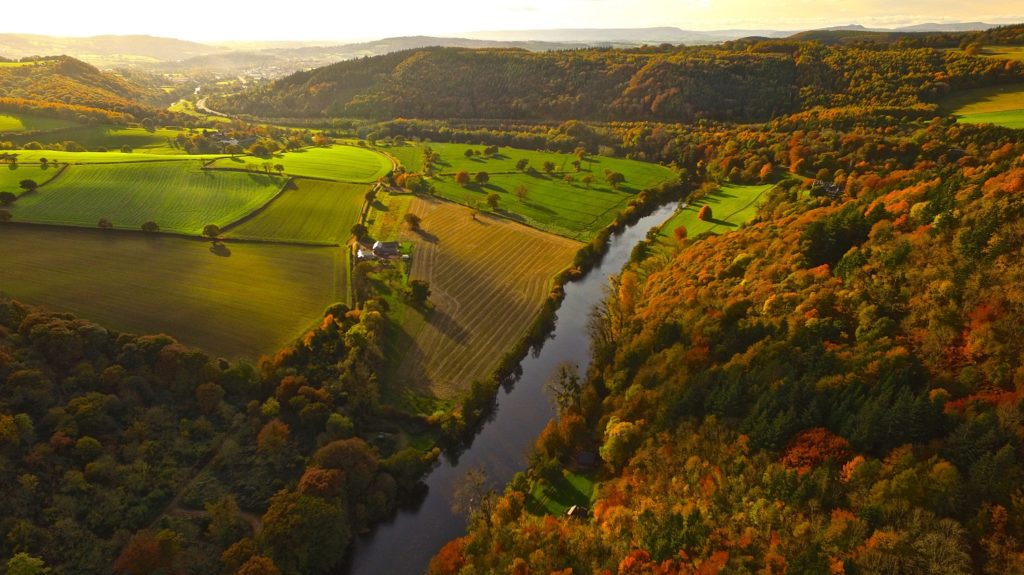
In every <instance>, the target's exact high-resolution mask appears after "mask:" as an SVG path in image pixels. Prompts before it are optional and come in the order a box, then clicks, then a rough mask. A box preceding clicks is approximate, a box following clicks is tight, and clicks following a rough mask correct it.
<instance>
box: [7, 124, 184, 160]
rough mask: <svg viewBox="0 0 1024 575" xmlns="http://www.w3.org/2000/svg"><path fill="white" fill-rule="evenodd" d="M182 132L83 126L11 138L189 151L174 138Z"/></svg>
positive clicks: (18, 141) (151, 150) (155, 151)
mask: <svg viewBox="0 0 1024 575" xmlns="http://www.w3.org/2000/svg"><path fill="white" fill-rule="evenodd" d="M0 131H2V130H0ZM180 133H181V132H180V131H178V130H168V129H164V128H159V129H155V130H145V129H143V128H115V127H111V126H81V125H79V126H76V127H70V128H64V129H57V130H55V131H51V132H48V133H42V134H25V135H22V136H15V137H12V138H10V140H11V141H12V142H14V143H15V144H16V145H18V146H24V145H25V144H27V143H29V142H38V143H40V144H44V145H46V144H59V143H63V142H68V141H71V142H76V143H78V144H80V145H81V146H82V147H84V148H86V149H87V150H91V151H96V150H98V149H100V148H106V149H108V150H110V151H112V152H117V151H119V150H120V149H121V147H122V146H130V147H131V148H132V149H133V150H139V151H142V152H146V153H150V154H181V155H185V152H184V151H182V150H181V148H178V147H177V145H176V144H175V141H174V140H175V138H177V137H178V134H180ZM108 153H109V152H108Z"/></svg>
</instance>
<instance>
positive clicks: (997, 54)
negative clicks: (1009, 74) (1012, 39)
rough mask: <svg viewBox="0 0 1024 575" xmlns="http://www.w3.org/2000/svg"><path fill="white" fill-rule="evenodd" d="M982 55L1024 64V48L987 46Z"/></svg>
mask: <svg viewBox="0 0 1024 575" xmlns="http://www.w3.org/2000/svg"><path fill="white" fill-rule="evenodd" d="M982 55H983V56H991V57H993V58H1006V59H1007V60H1020V61H1022V62H1024V46H986V47H985V50H984V51H983V52H982Z"/></svg>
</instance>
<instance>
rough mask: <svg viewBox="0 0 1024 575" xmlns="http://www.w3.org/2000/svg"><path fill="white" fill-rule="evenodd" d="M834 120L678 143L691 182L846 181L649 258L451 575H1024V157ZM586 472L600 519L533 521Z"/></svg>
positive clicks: (939, 129)
mask: <svg viewBox="0 0 1024 575" xmlns="http://www.w3.org/2000/svg"><path fill="white" fill-rule="evenodd" d="M838 118H841V120H839V119H837V120H835V121H832V122H829V121H822V120H821V119H820V118H819V119H811V118H807V117H804V118H801V117H795V118H792V119H789V120H787V121H785V122H776V123H773V124H772V125H769V126H763V127H759V128H753V129H736V128H733V129H725V130H717V133H716V134H712V131H711V130H708V131H702V130H700V129H699V128H693V129H692V133H691V134H690V135H688V136H687V135H677V136H676V137H675V138H674V139H673V140H672V141H676V142H683V141H687V140H689V141H692V142H694V143H695V144H696V145H698V146H699V147H690V146H688V145H687V146H686V148H684V149H688V150H689V153H691V154H698V158H699V159H696V161H695V162H694V164H693V165H695V166H698V165H707V166H716V165H721V164H722V163H723V162H729V161H733V160H730V158H734V157H735V150H745V152H744V153H743V156H749V155H754V156H755V157H760V161H764V162H770V163H771V164H774V165H790V166H791V167H793V168H794V169H796V170H806V169H807V168H808V167H809V166H799V165H794V163H797V164H801V163H802V162H803V161H804V159H805V158H809V157H817V158H819V159H820V158H823V157H827V158H828V161H829V163H832V165H831V166H821V164H817V165H818V166H821V167H814V168H813V169H812V170H811V173H815V172H817V174H816V175H817V178H818V182H817V183H813V184H812V181H811V180H806V181H804V180H802V179H788V180H786V181H784V182H783V183H782V184H781V185H780V186H778V187H777V188H776V190H775V191H774V192H773V193H772V195H771V197H770V198H769V200H768V201H767V203H766V204H765V205H764V206H763V207H762V209H761V211H760V213H759V216H758V217H757V219H756V220H755V222H754V223H752V224H750V225H747V226H745V227H742V228H740V229H738V230H736V231H733V232H731V233H728V234H725V235H722V236H713V235H712V236H707V237H699V238H690V239H685V236H686V234H685V233H680V234H676V237H683V238H684V239H682V240H680V242H679V245H678V246H677V248H676V250H674V251H675V253H674V254H671V255H665V254H664V253H663V252H662V251H659V250H658V249H655V248H654V246H652V247H650V248H649V249H647V250H640V251H638V252H637V253H636V258H637V261H635V262H634V264H633V265H632V267H631V268H630V269H629V270H628V271H626V272H624V273H623V274H622V275H621V277H619V278H617V279H616V280H615V282H614V283H613V288H614V289H613V291H612V295H611V297H610V299H609V300H608V301H607V304H606V305H605V306H604V307H603V308H602V309H600V310H599V312H598V314H597V316H596V318H595V321H594V323H593V325H592V336H593V337H594V348H593V355H594V357H593V359H594V364H593V366H592V367H591V369H590V371H589V374H588V375H589V383H590V385H589V386H586V387H585V388H583V389H584V391H579V389H580V388H579V387H577V386H573V385H564V383H565V380H564V378H563V380H562V384H561V385H560V386H556V389H558V390H559V391H558V392H557V394H558V395H557V396H558V397H559V405H560V417H559V421H558V422H557V423H552V424H551V425H549V426H548V429H547V430H545V432H544V434H542V436H541V437H540V438H539V439H538V441H537V445H536V451H535V454H534V456H533V465H532V468H531V471H530V472H529V474H528V476H527V477H522V478H520V479H519V480H516V481H513V482H512V484H511V485H510V487H509V488H508V490H507V491H506V492H505V494H504V495H503V496H501V497H498V498H491V499H484V500H482V503H481V504H480V505H479V506H478V507H477V508H476V511H475V513H474V514H473V516H472V521H471V523H472V528H471V530H470V534H469V535H468V536H467V537H464V538H462V539H458V540H456V541H453V542H452V543H450V544H449V545H448V546H447V547H445V549H444V550H443V551H442V552H441V553H440V554H439V555H438V556H437V557H436V558H435V560H434V562H433V563H432V566H431V570H432V572H434V573H455V572H461V573H481V572H515V573H526V572H528V571H529V572H544V573H548V572H560V573H567V572H570V570H571V572H573V573H591V572H604V570H609V571H612V572H619V573H752V572H759V573H782V572H790V573H944V574H968V573H985V574H997V573H999V574H1006V573H1021V569H1022V566H1024V523H1022V522H1021V517H1024V508H1022V501H1024V489H1022V484H1024V483H1022V482H1024V443H1022V437H1024V391H1022V390H1024V371H1022V369H1021V368H1020V366H1021V365H1022V360H1024V345H1022V343H1021V341H1020V338H1018V337H1016V336H1015V334H1016V333H1017V331H1018V330H1019V325H1021V322H1022V321H1024V300H1022V298H1021V296H1020V289H1019V285H1020V283H1021V281H1022V279H1024V267H1022V266H1021V264H1020V259H1021V250H1022V246H1024V243H1022V240H1021V238H1022V237H1024V235H1022V231H1024V229H1022V226H1024V219H1022V218H1024V155H1022V154H1024V144H1022V143H1021V142H1020V138H1019V137H1018V135H1017V134H1016V133H1015V132H1013V131H1010V130H1003V129H998V128H991V127H988V128H978V127H974V126H958V125H955V124H952V123H951V122H947V121H943V120H938V119H936V120H934V121H929V122H924V121H917V122H910V123H888V122H884V121H882V120H880V119H879V118H877V117H872V118H867V117H865V118H862V119H860V120H857V119H851V118H850V117H849V116H846V117H843V116H838ZM880 122H881V123H882V124H883V125H882V126H879V127H875V124H878V123H880ZM679 131H680V132H687V131H689V129H688V128H680V129H679ZM808 152H810V154H809V155H808ZM683 157H685V155H684V156H683ZM691 157H692V156H691ZM809 161H814V160H809ZM718 169H720V168H718ZM823 182H824V183H827V184H832V185H829V186H825V185H823ZM589 450H596V451H598V452H599V454H600V458H601V460H602V463H601V468H600V469H599V470H598V471H597V472H596V477H597V478H598V480H599V481H600V483H599V487H598V490H597V493H596V494H595V497H594V500H593V503H592V514H591V516H589V517H587V518H585V519H570V518H564V517H552V516H541V515H535V514H534V513H536V504H535V503H532V498H533V496H532V495H531V492H532V488H531V485H536V484H538V483H539V484H541V485H543V484H545V482H552V481H556V480H557V478H558V476H560V469H561V467H562V466H563V465H564V466H568V467H570V468H575V464H574V462H575V461H576V460H577V454H578V453H580V452H586V451H589ZM591 473H594V472H591Z"/></svg>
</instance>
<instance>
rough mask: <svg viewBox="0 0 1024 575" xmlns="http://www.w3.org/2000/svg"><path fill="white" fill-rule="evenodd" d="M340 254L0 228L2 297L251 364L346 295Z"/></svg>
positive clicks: (335, 250)
mask: <svg viewBox="0 0 1024 575" xmlns="http://www.w3.org/2000/svg"><path fill="white" fill-rule="evenodd" d="M340 256H341V251H340V248H307V247H299V246H278V245H263V244H235V243H232V244H228V245H227V251H221V252H220V253H219V254H215V253H212V252H211V250H210V244H209V243H207V242H203V241H196V240H188V239H183V238H175V237H170V236H141V235H137V234H120V233H116V232H113V233H105V232H102V231H99V230H53V229H35V228H31V227H22V226H0V261H3V262H4V266H3V267H4V272H3V274H0V293H3V294H5V295H8V296H11V297H14V298H17V299H19V300H22V301H24V302H26V303H30V304H39V305H45V306H48V307H51V308H53V309H54V310H56V311H70V312H72V313H75V314H78V315H80V316H81V317H84V318H88V319H90V320H93V321H96V322H99V323H101V324H103V325H105V326H106V327H109V328H111V329H117V330H122V331H130V332H135V333H159V332H166V333H168V334H170V335H172V336H174V337H176V338H179V339H180V340H181V341H182V342H184V343H187V344H189V345H195V346H199V347H201V348H202V349H204V350H205V351H207V352H208V353H211V354H214V355H220V356H224V357H228V358H234V357H246V358H252V359H255V358H257V357H258V356H259V355H261V354H269V353H273V352H275V351H277V350H278V349H280V348H281V347H283V346H285V345H287V344H289V343H290V342H291V341H293V340H294V339H295V338H296V337H298V336H300V335H301V334H302V333H303V332H304V331H305V330H306V329H307V328H309V327H310V326H311V325H312V324H313V323H315V322H316V321H317V320H318V318H319V317H320V314H321V313H322V312H323V309H324V308H325V307H326V306H327V305H329V304H330V303H332V302H334V301H340V300H343V299H344V293H343V288H342V286H344V282H343V281H342V278H343V276H342V275H341V273H342V272H343V271H344V266H342V265H338V264H339V262H340V261H341V259H340Z"/></svg>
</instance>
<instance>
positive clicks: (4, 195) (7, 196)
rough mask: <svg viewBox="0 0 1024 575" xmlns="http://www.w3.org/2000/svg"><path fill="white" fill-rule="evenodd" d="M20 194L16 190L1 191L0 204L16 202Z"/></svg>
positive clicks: (5, 204)
mask: <svg viewBox="0 0 1024 575" xmlns="http://www.w3.org/2000/svg"><path fill="white" fill-rule="evenodd" d="M16 199H18V196H16V195H14V192H0V206H9V205H11V204H13V203H14V200H16Z"/></svg>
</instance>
